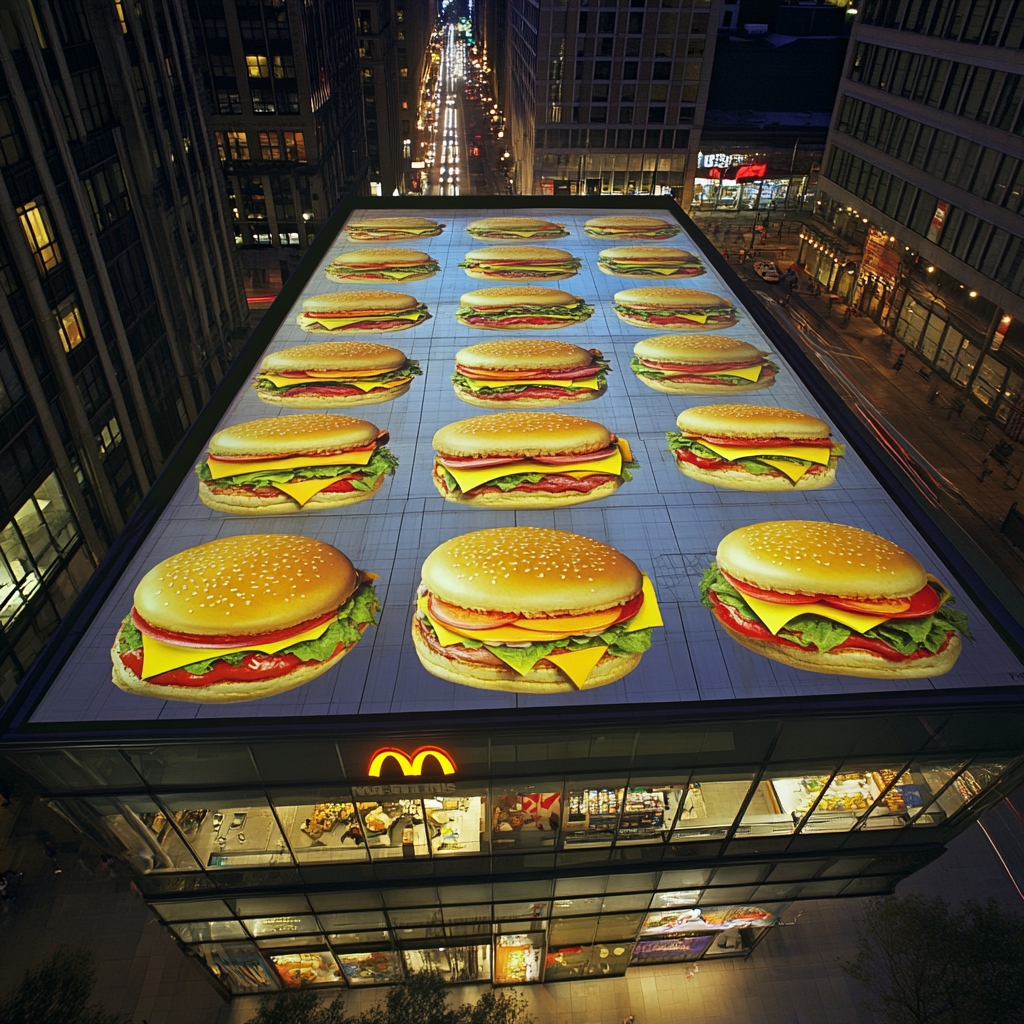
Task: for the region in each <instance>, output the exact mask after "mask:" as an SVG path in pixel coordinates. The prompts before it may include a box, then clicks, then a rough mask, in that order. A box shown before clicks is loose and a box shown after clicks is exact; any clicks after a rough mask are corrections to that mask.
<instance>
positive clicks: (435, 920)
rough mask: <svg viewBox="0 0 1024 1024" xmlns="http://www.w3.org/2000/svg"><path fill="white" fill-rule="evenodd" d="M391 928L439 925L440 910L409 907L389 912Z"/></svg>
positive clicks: (436, 908)
mask: <svg viewBox="0 0 1024 1024" xmlns="http://www.w3.org/2000/svg"><path fill="white" fill-rule="evenodd" d="M388 917H389V918H390V919H391V926H392V927H393V928H414V927H417V926H420V925H439V924H441V910H440V908H438V907H410V908H408V909H405V910H389V911H388Z"/></svg>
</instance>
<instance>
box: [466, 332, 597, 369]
mask: <svg viewBox="0 0 1024 1024" xmlns="http://www.w3.org/2000/svg"><path fill="white" fill-rule="evenodd" d="M591 358H592V357H591V355H590V353H589V352H588V351H587V350H586V349H585V348H580V347H579V345H570V344H569V343H568V342H565V341H547V340H542V339H538V338H522V339H520V338H508V339H503V340H500V341H485V342H483V343H481V344H480V345H469V346H467V347H466V348H463V349H460V350H459V351H458V353H456V356H455V362H456V363H458V365H459V366H467V367H469V368H470V369H471V370H472V369H477V370H573V369H576V368H577V367H582V366H588V365H589V364H590V360H591Z"/></svg>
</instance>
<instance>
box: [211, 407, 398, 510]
mask: <svg viewBox="0 0 1024 1024" xmlns="http://www.w3.org/2000/svg"><path fill="white" fill-rule="evenodd" d="M387 443H388V435H387V433H386V432H385V431H381V430H378V429H377V428H376V427H375V426H374V425H373V424H372V423H367V421H366V420H357V419H355V418H354V417H352V416H338V415H335V414H333V413H327V412H321V413H307V414H305V415H301V416H273V417H269V418H267V419H262V420H253V421H252V422H250V423H239V424H237V425H236V426H234V427H227V428H226V429H225V430H221V431H219V432H218V433H216V434H214V435H213V437H211V438H210V450H209V453H208V454H207V457H206V459H205V461H203V462H201V463H200V464H199V465H198V466H197V467H196V473H197V474H198V475H199V498H200V500H201V501H202V502H203V504H204V505H207V506H209V507H210V508H212V509H216V510H217V511H218V512H233V513H235V514H236V515H257V516H258V515H268V514H274V513H279V512H298V511H299V510H300V509H302V508H310V509H320V508H335V507H336V506H338V505H351V504H353V503H354V502H357V501H363V500H364V499H366V498H370V497H372V496H373V495H374V494H376V493H377V491H379V490H380V489H381V487H382V486H383V484H384V477H385V476H387V475H388V474H390V473H394V471H395V468H396V467H397V466H398V460H397V459H396V458H395V457H394V455H392V454H391V452H389V451H388V449H387V448H385V447H384V446H385V445H386V444H387Z"/></svg>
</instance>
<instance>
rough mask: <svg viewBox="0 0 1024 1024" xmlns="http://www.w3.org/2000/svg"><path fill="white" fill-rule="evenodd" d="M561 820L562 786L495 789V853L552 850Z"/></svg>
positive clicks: (544, 785) (493, 815)
mask: <svg viewBox="0 0 1024 1024" xmlns="http://www.w3.org/2000/svg"><path fill="white" fill-rule="evenodd" d="M561 820H562V784H561V783H560V782H559V783H533V784H532V785H530V784H524V785H522V786H512V787H504V786H502V787H500V788H499V787H495V788H494V790H493V792H492V804H491V843H492V848H493V850H494V852H495V853H501V852H503V851H507V850H509V849H525V848H530V847H545V846H547V847H552V846H554V845H555V839H556V837H557V835H558V830H559V826H560V825H561Z"/></svg>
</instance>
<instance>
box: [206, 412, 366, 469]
mask: <svg viewBox="0 0 1024 1024" xmlns="http://www.w3.org/2000/svg"><path fill="white" fill-rule="evenodd" d="M379 434H380V431H379V430H378V429H377V427H375V426H374V425H373V424H372V423H370V422H369V421H368V420H360V419H356V418H355V417H354V416H338V415H336V414H333V413H326V412H325V413H310V414H308V415H303V416H271V417H267V418H265V419H261V420H250V421H249V422H248V423H238V424H236V425H235V426H233V427H226V428H225V429H224V430H220V431H218V432H217V433H216V434H214V435H213V437H211V438H210V445H209V448H210V454H211V455H215V456H218V455H219V456H225V457H229V456H235V457H241V456H251V457H253V458H255V457H257V456H260V455H265V456H267V457H269V458H278V459H283V458H285V457H288V456H293V455H318V454H320V453H322V452H343V451H346V450H347V449H349V448H362V447H365V446H366V445H368V444H370V443H372V442H373V441H374V440H375V439H376V438H377V436H378V435H379ZM244 468H245V467H244V464H243V465H241V466H240V467H239V469H240V471H241V470H244Z"/></svg>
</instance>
